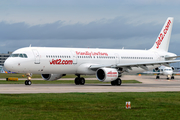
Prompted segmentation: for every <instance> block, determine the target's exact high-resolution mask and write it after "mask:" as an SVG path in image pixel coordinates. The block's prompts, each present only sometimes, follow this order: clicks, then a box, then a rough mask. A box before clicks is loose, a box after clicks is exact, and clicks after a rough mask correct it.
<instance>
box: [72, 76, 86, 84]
mask: <svg viewBox="0 0 180 120" xmlns="http://www.w3.org/2000/svg"><path fill="white" fill-rule="evenodd" d="M74 83H75V84H76V85H84V84H85V79H84V78H83V77H80V75H79V74H78V75H77V77H76V78H75V80H74Z"/></svg>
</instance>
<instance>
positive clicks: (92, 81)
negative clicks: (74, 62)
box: [0, 80, 141, 84]
mask: <svg viewBox="0 0 180 120" xmlns="http://www.w3.org/2000/svg"><path fill="white" fill-rule="evenodd" d="M24 81H25V80H18V81H6V80H0V84H24ZM122 83H141V82H139V81H136V80H122ZM32 84H74V80H56V81H46V80H32ZM85 84H104V83H103V82H100V81H98V80H86V83H85ZM105 84H106V83H105ZM107 84H108V83H107ZM109 84H110V82H109Z"/></svg>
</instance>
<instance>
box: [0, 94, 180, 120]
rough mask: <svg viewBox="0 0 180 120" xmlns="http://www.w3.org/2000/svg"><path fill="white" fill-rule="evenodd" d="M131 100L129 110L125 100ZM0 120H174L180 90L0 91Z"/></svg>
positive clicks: (177, 116)
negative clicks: (58, 92)
mask: <svg viewBox="0 0 180 120" xmlns="http://www.w3.org/2000/svg"><path fill="white" fill-rule="evenodd" d="M126 101H131V107H132V108H131V109H125V102H126ZM0 116H1V119H2V120H34V119H36V120H53V119H55V120H178V119H180V92H157V93H155V92H153V93H136V92H132V93H65V94H0Z"/></svg>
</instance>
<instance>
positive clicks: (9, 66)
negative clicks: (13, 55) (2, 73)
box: [4, 58, 13, 71]
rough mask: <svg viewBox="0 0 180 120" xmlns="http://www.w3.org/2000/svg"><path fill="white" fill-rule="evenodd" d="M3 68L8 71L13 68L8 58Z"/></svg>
mask: <svg viewBox="0 0 180 120" xmlns="http://www.w3.org/2000/svg"><path fill="white" fill-rule="evenodd" d="M4 67H5V68H6V69H7V70H9V71H12V68H13V63H12V61H11V60H10V59H9V58H8V59H6V61H5V62H4Z"/></svg>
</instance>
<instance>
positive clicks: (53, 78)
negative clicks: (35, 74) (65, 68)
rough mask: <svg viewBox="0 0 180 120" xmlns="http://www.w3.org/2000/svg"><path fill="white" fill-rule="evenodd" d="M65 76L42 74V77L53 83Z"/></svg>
mask: <svg viewBox="0 0 180 120" xmlns="http://www.w3.org/2000/svg"><path fill="white" fill-rule="evenodd" d="M62 76H63V74H42V75H41V77H42V78H43V79H44V80H47V81H53V80H57V79H59V78H61V77H62Z"/></svg>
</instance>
